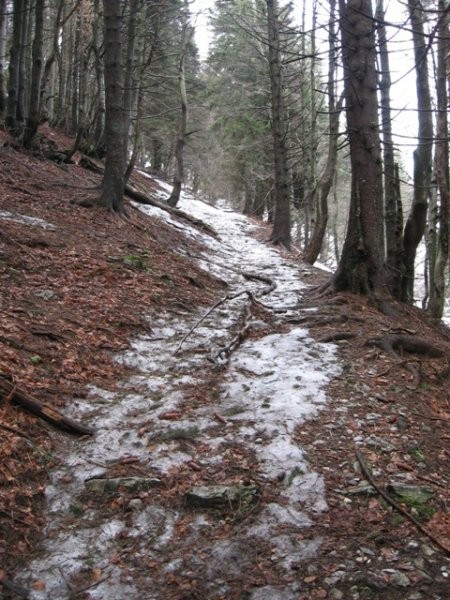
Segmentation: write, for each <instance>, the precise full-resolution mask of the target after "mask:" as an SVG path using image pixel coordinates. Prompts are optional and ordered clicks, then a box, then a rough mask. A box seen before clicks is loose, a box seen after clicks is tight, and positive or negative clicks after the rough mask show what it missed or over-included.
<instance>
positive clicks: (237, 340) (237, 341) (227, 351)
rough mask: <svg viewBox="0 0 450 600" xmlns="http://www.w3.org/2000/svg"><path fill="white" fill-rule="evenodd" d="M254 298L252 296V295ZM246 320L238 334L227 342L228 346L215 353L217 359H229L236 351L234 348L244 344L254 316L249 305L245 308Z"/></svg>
mask: <svg viewBox="0 0 450 600" xmlns="http://www.w3.org/2000/svg"><path fill="white" fill-rule="evenodd" d="M250 298H252V297H250ZM245 313H246V314H245V320H244V326H243V327H242V328H241V329H240V330H239V331H238V332H237V334H236V335H235V336H234V338H233V339H232V340H231V342H230V343H229V344H227V345H226V346H224V347H223V348H221V349H220V350H219V351H218V352H217V354H216V355H215V357H214V358H215V359H216V360H217V359H222V358H224V359H225V360H228V359H229V357H230V355H231V353H232V352H234V350H236V348H239V346H240V345H241V344H242V342H243V341H244V340H245V338H246V337H247V334H248V332H249V330H250V326H251V322H250V321H251V316H252V311H251V310H250V308H249V307H248V306H247V307H246V310H245Z"/></svg>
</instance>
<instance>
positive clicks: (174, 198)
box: [167, 0, 194, 207]
mask: <svg viewBox="0 0 450 600" xmlns="http://www.w3.org/2000/svg"><path fill="white" fill-rule="evenodd" d="M188 20H189V8H188V3H187V0H186V1H185V5H184V23H183V29H182V35H181V53H180V62H179V65H178V86H179V94H180V121H179V124H178V136H177V141H176V145H175V176H174V179H173V188H172V192H171V194H170V196H169V198H168V199H167V204H168V205H169V206H173V207H175V206H176V205H177V204H178V202H179V200H180V194H181V186H182V185H183V178H184V143H185V139H186V129H187V119H188V103H187V94H186V74H185V63H186V52H187V46H188V43H189V41H190V39H191V36H192V34H193V33H194V31H193V29H192V28H190V27H189V22H188Z"/></svg>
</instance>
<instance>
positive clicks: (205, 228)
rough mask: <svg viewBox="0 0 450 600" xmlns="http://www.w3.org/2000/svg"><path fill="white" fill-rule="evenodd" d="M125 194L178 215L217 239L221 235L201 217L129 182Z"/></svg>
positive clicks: (136, 200) (141, 202)
mask: <svg viewBox="0 0 450 600" xmlns="http://www.w3.org/2000/svg"><path fill="white" fill-rule="evenodd" d="M125 194H126V195H127V196H128V197H129V198H131V199H132V200H134V201H135V202H138V203H139V204H146V205H147V206H155V207H156V208H160V209H161V210H164V211H166V212H168V213H169V214H170V215H173V216H174V217H177V218H178V219H181V220H183V221H187V222H188V223H190V224H191V225H194V227H196V228H197V229H200V230H201V231H204V232H205V233H207V234H208V235H210V236H211V237H213V238H215V239H218V237H219V236H218V235H217V232H216V231H215V230H214V229H213V228H212V227H210V226H209V225H208V224H207V223H204V222H203V221H201V220H200V219H196V218H195V217H192V216H191V215H188V214H187V213H185V212H184V211H182V210H180V209H179V208H173V207H172V206H169V205H168V204H166V203H165V202H160V201H159V200H156V199H155V198H151V197H150V196H148V195H147V194H144V192H140V191H138V190H136V189H135V188H134V187H132V186H131V185H130V184H129V183H127V184H126V186H125Z"/></svg>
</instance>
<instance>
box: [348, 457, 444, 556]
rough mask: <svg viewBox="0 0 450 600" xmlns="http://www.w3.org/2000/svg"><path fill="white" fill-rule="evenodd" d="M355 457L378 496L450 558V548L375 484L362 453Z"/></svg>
mask: <svg viewBox="0 0 450 600" xmlns="http://www.w3.org/2000/svg"><path fill="white" fill-rule="evenodd" d="M355 455H356V458H357V459H358V463H359V465H360V467H361V472H362V474H363V475H364V477H365V478H366V479H367V481H368V482H369V483H370V485H371V486H372V487H373V488H374V489H375V490H376V491H377V492H378V494H379V495H380V496H381V497H382V498H383V499H384V500H386V502H387V503H388V504H390V505H391V506H392V508H395V510H396V511H397V512H399V513H400V514H401V515H403V516H404V517H406V518H407V519H408V520H409V521H411V523H413V524H414V525H415V526H416V527H417V529H418V530H419V531H420V532H421V533H423V534H424V535H426V536H427V538H428V539H430V540H431V541H432V542H433V543H434V544H435V545H436V546H437V547H438V548H440V549H441V550H443V551H444V552H445V554H446V555H447V556H450V548H448V547H447V546H445V545H444V544H442V543H441V542H440V541H439V540H438V539H437V538H435V537H434V536H433V535H432V534H431V533H430V532H429V531H428V530H427V529H426V528H425V527H424V526H423V525H422V523H420V522H419V521H418V520H417V519H416V518H415V517H413V516H412V515H411V514H410V513H409V512H408V511H406V510H405V509H404V508H403V507H402V506H400V505H399V504H398V503H397V502H395V500H393V499H392V498H391V497H390V496H389V494H387V493H386V492H385V491H384V490H383V489H381V488H380V486H379V485H378V484H377V483H375V480H374V479H373V477H372V475H371V473H370V471H369V469H368V467H367V465H366V463H365V462H364V459H363V457H362V455H361V454H360V452H358V450H355Z"/></svg>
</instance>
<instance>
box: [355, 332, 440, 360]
mask: <svg viewBox="0 0 450 600" xmlns="http://www.w3.org/2000/svg"><path fill="white" fill-rule="evenodd" d="M365 345H366V346H377V347H378V348H381V349H382V350H384V351H385V352H387V353H389V354H394V355H396V356H398V352H397V351H398V350H400V351H402V352H409V353H411V354H422V355H424V356H428V357H429V358H439V357H441V356H442V355H443V354H444V352H443V350H441V349H440V348H438V347H437V346H433V345H432V344H430V343H429V342H427V340H425V339H423V338H420V337H417V336H414V335H402V334H399V335H385V336H383V337H381V338H374V339H372V340H367V342H366V344H365Z"/></svg>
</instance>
